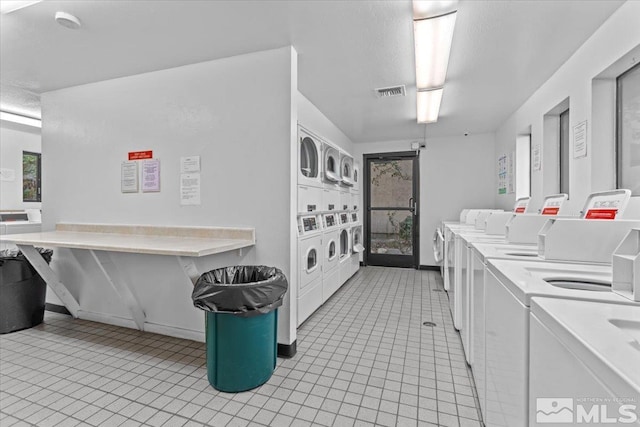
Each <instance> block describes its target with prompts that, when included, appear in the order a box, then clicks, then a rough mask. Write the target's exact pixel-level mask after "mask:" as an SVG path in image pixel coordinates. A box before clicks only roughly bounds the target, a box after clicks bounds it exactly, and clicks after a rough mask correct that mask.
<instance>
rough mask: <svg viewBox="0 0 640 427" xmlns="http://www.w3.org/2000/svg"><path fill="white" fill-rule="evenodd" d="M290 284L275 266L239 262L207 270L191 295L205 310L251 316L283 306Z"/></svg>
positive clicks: (195, 304)
mask: <svg viewBox="0 0 640 427" xmlns="http://www.w3.org/2000/svg"><path fill="white" fill-rule="evenodd" d="M288 287H289V284H288V283H287V278H286V277H285V275H284V273H282V271H280V270H279V269H277V268H275V267H267V266H265V265H253V266H250V265H238V266H235V267H225V268H218V269H216V270H212V271H209V272H208V273H204V274H203V275H202V276H200V278H199V279H198V281H197V282H196V284H195V287H194V289H193V293H192V294H191V299H192V300H193V305H194V306H195V307H197V308H199V309H202V310H205V311H213V312H218V313H232V314H235V315H237V316H241V317H252V316H257V315H260V314H266V313H269V312H271V311H273V310H275V309H276V308H278V307H280V306H281V305H282V299H283V298H284V294H285V293H286V292H287V288H288Z"/></svg>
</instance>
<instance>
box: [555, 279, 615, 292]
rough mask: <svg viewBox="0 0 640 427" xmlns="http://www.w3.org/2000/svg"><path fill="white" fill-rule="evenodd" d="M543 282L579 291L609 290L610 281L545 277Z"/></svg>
mask: <svg viewBox="0 0 640 427" xmlns="http://www.w3.org/2000/svg"><path fill="white" fill-rule="evenodd" d="M545 282H547V283H548V284H550V285H552V286H555V287H556V288H563V289H575V290H581V291H596V292H609V291H610V290H611V283H607V282H600V281H584V280H574V279H545Z"/></svg>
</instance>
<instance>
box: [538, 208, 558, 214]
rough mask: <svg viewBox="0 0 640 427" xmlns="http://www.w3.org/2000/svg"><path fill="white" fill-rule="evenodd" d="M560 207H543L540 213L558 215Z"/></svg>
mask: <svg viewBox="0 0 640 427" xmlns="http://www.w3.org/2000/svg"><path fill="white" fill-rule="evenodd" d="M559 210H560V208H544V209H542V215H558V211H559Z"/></svg>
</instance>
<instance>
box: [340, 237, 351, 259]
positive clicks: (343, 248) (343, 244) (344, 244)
mask: <svg viewBox="0 0 640 427" xmlns="http://www.w3.org/2000/svg"><path fill="white" fill-rule="evenodd" d="M348 246H349V235H348V234H347V230H342V231H341V232H340V258H342V257H345V256H347V253H348V252H349V247H348Z"/></svg>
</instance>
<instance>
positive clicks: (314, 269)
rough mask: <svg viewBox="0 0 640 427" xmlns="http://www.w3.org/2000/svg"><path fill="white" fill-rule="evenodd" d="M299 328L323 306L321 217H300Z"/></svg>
mask: <svg viewBox="0 0 640 427" xmlns="http://www.w3.org/2000/svg"><path fill="white" fill-rule="evenodd" d="M298 236H299V237H298V301H297V306H298V326H299V325H300V324H302V322H304V321H305V320H306V319H307V318H308V317H309V316H310V315H311V313H313V312H314V311H316V309H317V308H318V307H320V306H321V305H322V262H323V258H324V256H323V254H324V248H323V245H322V225H321V218H320V215H315V214H314V215H301V216H299V217H298Z"/></svg>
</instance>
